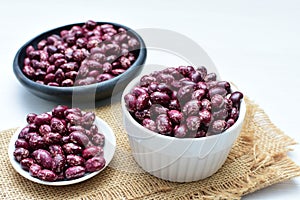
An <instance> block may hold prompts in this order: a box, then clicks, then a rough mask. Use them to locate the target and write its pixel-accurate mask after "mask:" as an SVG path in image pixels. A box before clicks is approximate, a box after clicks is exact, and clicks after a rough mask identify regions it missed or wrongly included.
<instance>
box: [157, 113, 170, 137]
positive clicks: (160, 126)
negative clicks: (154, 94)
mask: <svg viewBox="0 0 300 200" xmlns="http://www.w3.org/2000/svg"><path fill="white" fill-rule="evenodd" d="M156 125H157V130H158V131H159V133H161V134H163V135H170V134H171V132H172V123H171V121H170V119H169V118H168V116H167V115H166V114H160V115H159V116H158V117H157V118H156Z"/></svg>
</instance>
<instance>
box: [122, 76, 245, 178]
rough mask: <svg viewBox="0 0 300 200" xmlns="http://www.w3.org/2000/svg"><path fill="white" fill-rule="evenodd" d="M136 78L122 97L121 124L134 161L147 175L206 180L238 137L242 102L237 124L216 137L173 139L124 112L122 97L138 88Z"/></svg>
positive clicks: (222, 160) (222, 162) (242, 108)
mask: <svg viewBox="0 0 300 200" xmlns="http://www.w3.org/2000/svg"><path fill="white" fill-rule="evenodd" d="M139 80H140V77H138V78H135V79H134V80H133V81H131V82H130V83H129V84H128V85H127V87H126V88H125V90H124V92H123V95H122V110H123V123H124V126H125V130H126V132H127V135H128V138H129V142H130V146H131V150H132V154H133V157H134V159H135V161H136V162H137V163H138V164H139V165H140V166H141V167H142V168H143V169H144V170H145V171H147V172H149V173H150V174H152V175H154V176H156V177H158V178H161V179H164V180H169V181H174V182H191V181H197V180H201V179H204V178H207V177H209V176H211V175H213V174H214V173H215V172H217V171H218V170H219V169H220V167H221V166H222V165H223V164H224V162H225V160H226V158H227V156H228V154H229V151H230V150H231V148H232V145H233V143H234V142H235V140H236V138H237V137H238V136H239V134H240V131H241V128H242V124H243V121H244V118H245V113H246V106H245V102H244V101H242V103H241V107H240V115H239V118H238V120H237V121H236V123H235V124H234V125H233V126H232V127H230V128H229V129H227V130H226V131H225V132H223V133H221V134H219V135H213V136H208V137H203V138H175V137H169V136H164V135H160V134H158V133H155V132H153V131H150V130H148V129H147V128H144V127H143V126H142V125H140V124H139V123H138V122H137V121H135V119H134V118H133V117H132V116H131V115H130V113H129V112H128V111H127V108H126V106H125V102H124V96H125V95H126V94H127V93H129V92H130V91H131V89H132V88H133V87H134V86H136V85H137V83H138V82H139Z"/></svg>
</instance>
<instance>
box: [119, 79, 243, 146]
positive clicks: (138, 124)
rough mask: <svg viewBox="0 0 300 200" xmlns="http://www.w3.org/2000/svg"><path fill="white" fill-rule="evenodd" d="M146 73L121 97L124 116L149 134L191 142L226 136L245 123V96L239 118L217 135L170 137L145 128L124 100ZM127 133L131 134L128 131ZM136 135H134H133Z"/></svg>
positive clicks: (129, 85)
mask: <svg viewBox="0 0 300 200" xmlns="http://www.w3.org/2000/svg"><path fill="white" fill-rule="evenodd" d="M144 75H146V74H141V75H140V76H138V77H136V78H134V79H133V80H132V81H131V82H130V83H129V84H128V85H127V86H126V88H125V89H124V91H123V93H122V97H121V106H122V110H123V118H124V117H126V118H127V119H129V121H130V122H131V123H132V124H133V125H135V126H137V127H138V128H139V129H142V130H143V131H144V132H146V133H147V134H149V135H151V136H155V137H158V138H160V139H163V140H175V141H182V142H187V141H188V142H191V141H206V140H215V139H218V138H219V137H226V136H227V135H228V134H230V133H231V132H232V131H233V130H235V129H237V128H238V126H240V125H241V124H243V122H244V119H245V116H246V109H247V108H246V103H245V100H244V98H243V99H242V101H241V105H240V113H239V117H238V120H237V121H236V122H235V123H234V124H233V125H232V126H231V127H229V128H228V129H227V130H225V131H224V132H222V133H220V134H217V135H210V136H206V137H200V138H177V137H170V136H167V135H162V134H159V133H157V132H154V131H151V130H149V129H147V128H145V127H144V126H142V125H141V124H140V123H138V122H137V121H136V120H135V119H134V118H133V117H132V116H131V115H130V113H129V111H128V110H127V108H126V105H125V100H124V96H125V95H126V94H127V93H128V92H129V91H130V90H131V89H132V88H133V87H134V86H136V85H137V84H138V82H139V80H140V78H141V77H143V76H144ZM231 86H233V88H234V89H236V87H235V86H234V85H233V84H231ZM127 135H130V134H128V133H127ZM133 137H134V136H133Z"/></svg>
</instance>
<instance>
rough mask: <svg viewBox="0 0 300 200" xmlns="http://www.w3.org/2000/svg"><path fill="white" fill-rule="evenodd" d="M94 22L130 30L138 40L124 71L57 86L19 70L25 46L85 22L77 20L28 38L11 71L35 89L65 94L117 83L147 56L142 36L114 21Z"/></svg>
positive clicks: (137, 66)
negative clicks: (85, 82) (89, 81)
mask: <svg viewBox="0 0 300 200" xmlns="http://www.w3.org/2000/svg"><path fill="white" fill-rule="evenodd" d="M96 23H97V24H98V25H101V24H111V25H113V26H116V27H118V28H124V29H126V30H127V31H130V33H131V34H133V35H134V36H135V37H136V39H138V41H139V43H140V48H139V50H140V51H139V54H138V56H137V59H136V60H135V61H134V63H133V64H132V65H131V66H130V67H129V68H128V69H127V70H126V71H125V72H124V73H122V74H120V75H118V76H116V77H114V78H112V79H110V80H106V81H103V82H98V83H93V84H90V85H84V86H72V87H57V86H49V85H43V84H40V83H36V82H35V81H33V80H31V79H29V78H28V77H26V76H25V74H24V73H23V71H22V70H21V67H22V66H23V64H21V65H19V62H18V61H19V57H20V56H21V54H22V53H24V51H26V48H27V47H28V46H29V45H30V44H31V43H33V42H35V40H38V39H39V40H40V39H41V38H43V37H47V36H49V35H51V34H54V33H53V32H55V31H59V30H60V29H62V30H63V29H70V28H71V27H72V26H81V25H84V24H85V22H79V23H72V24H68V25H63V26H59V27H56V28H53V29H50V30H47V31H45V32H42V33H40V34H38V35H37V36H35V37H33V38H32V39H30V40H29V41H27V42H26V43H25V44H24V45H22V47H21V48H20V49H19V50H18V51H17V53H16V55H15V57H14V60H13V71H14V74H15V76H16V77H17V79H18V80H19V81H20V82H21V83H22V84H23V85H26V86H30V87H33V88H35V89H36V90H52V91H57V92H64V93H66V94H72V93H73V91H78V92H79V93H80V92H85V91H87V90H90V89H92V88H98V87H104V88H105V87H107V86H109V85H111V84H114V83H117V82H118V81H119V80H122V78H123V77H126V76H128V75H130V73H133V72H134V71H135V70H136V69H137V68H139V67H140V66H142V65H143V64H144V62H145V60H146V57H147V49H146V45H145V42H144V41H143V39H142V37H141V36H140V35H139V34H138V33H137V32H136V31H134V30H133V29H131V28H129V27H127V26H125V25H122V24H118V23H114V22H106V21H97V22H96Z"/></svg>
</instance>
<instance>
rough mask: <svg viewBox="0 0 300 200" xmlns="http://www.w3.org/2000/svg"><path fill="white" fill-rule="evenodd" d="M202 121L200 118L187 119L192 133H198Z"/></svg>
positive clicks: (190, 117)
mask: <svg viewBox="0 0 300 200" xmlns="http://www.w3.org/2000/svg"><path fill="white" fill-rule="evenodd" d="M200 123H201V119H200V117H198V116H189V117H188V118H187V119H186V125H187V128H188V129H189V130H191V131H196V130H198V128H199V127H200Z"/></svg>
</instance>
